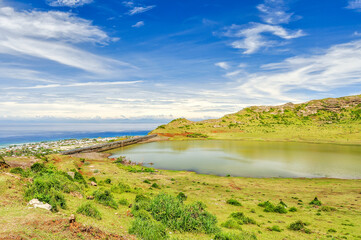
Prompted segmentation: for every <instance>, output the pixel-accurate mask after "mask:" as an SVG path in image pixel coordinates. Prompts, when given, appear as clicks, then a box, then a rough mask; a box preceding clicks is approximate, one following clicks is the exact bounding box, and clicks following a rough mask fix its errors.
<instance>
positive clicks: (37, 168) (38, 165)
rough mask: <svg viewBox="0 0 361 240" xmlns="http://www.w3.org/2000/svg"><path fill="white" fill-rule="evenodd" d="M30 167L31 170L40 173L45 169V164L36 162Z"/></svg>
mask: <svg viewBox="0 0 361 240" xmlns="http://www.w3.org/2000/svg"><path fill="white" fill-rule="evenodd" d="M30 169H31V171H33V172H36V173H38V172H41V171H43V170H44V169H45V165H44V164H43V163H34V164H33V165H31V167H30Z"/></svg>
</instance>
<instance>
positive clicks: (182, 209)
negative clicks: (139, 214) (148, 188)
mask: <svg viewBox="0 0 361 240" xmlns="http://www.w3.org/2000/svg"><path fill="white" fill-rule="evenodd" d="M135 200H136V201H135V204H134V205H133V209H132V212H133V214H134V215H136V211H139V210H140V209H143V210H147V211H149V212H150V213H151V215H152V216H153V218H154V219H155V220H157V221H159V222H161V223H163V224H164V225H165V226H167V227H169V228H170V229H172V230H177V231H180V232H204V233H214V232H216V231H217V230H218V228H217V226H216V223H217V219H216V217H215V216H213V215H212V214H210V213H209V212H207V211H206V210H205V205H204V204H203V203H201V202H195V203H192V204H189V205H185V204H184V203H183V202H182V201H181V200H179V199H178V198H177V197H173V196H171V195H168V194H164V193H161V194H159V195H157V196H156V197H155V198H154V199H151V200H150V199H149V198H147V197H145V196H144V195H137V197H136V199H135Z"/></svg>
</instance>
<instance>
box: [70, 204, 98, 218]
mask: <svg viewBox="0 0 361 240" xmlns="http://www.w3.org/2000/svg"><path fill="white" fill-rule="evenodd" d="M76 212H77V213H80V214H83V215H85V216H88V217H92V218H95V219H98V220H101V219H102V215H101V213H100V212H99V210H98V209H97V208H96V207H95V206H94V205H93V204H91V203H89V202H87V203H84V204H82V205H81V206H80V207H79V208H78V210H76Z"/></svg>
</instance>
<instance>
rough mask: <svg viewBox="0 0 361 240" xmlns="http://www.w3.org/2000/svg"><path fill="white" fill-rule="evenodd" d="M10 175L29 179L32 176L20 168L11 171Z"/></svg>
mask: <svg viewBox="0 0 361 240" xmlns="http://www.w3.org/2000/svg"><path fill="white" fill-rule="evenodd" d="M10 173H14V174H19V175H20V176H22V177H24V178H27V177H29V176H30V172H29V171H24V169H22V168H20V167H16V168H13V169H11V170H10Z"/></svg>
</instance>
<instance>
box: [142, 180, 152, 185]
mask: <svg viewBox="0 0 361 240" xmlns="http://www.w3.org/2000/svg"><path fill="white" fill-rule="evenodd" d="M143 182H144V183H147V184H151V182H150V181H149V180H148V179H145V180H144V181H143Z"/></svg>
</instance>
